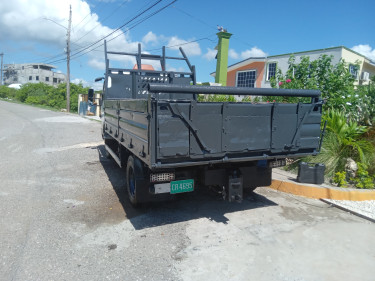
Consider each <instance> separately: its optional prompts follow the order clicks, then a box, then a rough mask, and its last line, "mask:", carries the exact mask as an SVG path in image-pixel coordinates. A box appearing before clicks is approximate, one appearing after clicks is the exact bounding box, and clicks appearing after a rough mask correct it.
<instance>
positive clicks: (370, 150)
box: [316, 109, 374, 175]
mask: <svg viewBox="0 0 375 281" xmlns="http://www.w3.org/2000/svg"><path fill="white" fill-rule="evenodd" d="M324 119H325V120H326V121H327V131H328V132H327V135H326V138H325V140H324V144H323V148H322V151H321V154H320V155H319V156H318V158H317V159H316V160H318V161H321V162H323V163H325V165H326V167H327V173H328V174H330V175H332V174H333V173H334V172H337V171H342V170H344V166H345V163H346V159H347V158H352V159H353V160H355V161H356V162H360V163H363V164H366V165H368V164H370V162H371V160H372V158H373V155H374V147H373V146H372V144H371V143H370V142H369V141H367V140H366V139H364V134H365V133H366V132H367V131H368V128H367V127H366V126H361V125H358V124H357V123H356V122H354V121H351V120H348V119H347V118H346V117H345V113H344V112H341V111H338V110H334V109H330V110H329V111H328V112H327V114H326V115H325V116H324Z"/></svg>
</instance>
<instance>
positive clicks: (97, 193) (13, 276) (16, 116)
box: [0, 101, 375, 281]
mask: <svg viewBox="0 0 375 281" xmlns="http://www.w3.org/2000/svg"><path fill="white" fill-rule="evenodd" d="M102 153H103V145H102V141H101V138H100V123H98V122H94V121H89V120H86V119H82V118H81V117H78V116H74V115H69V114H65V113H56V112H51V111H46V110H42V109H38V108H33V107H28V106H24V105H18V104H12V103H7V102H3V101H0V155H1V158H0V179H1V183H0V214H1V219H0V280H22V281H24V280H374V276H375V267H374V264H375V243H374V237H375V225H374V224H372V223H370V222H368V221H365V220H362V219H360V218H358V217H355V216H352V215H350V214H347V213H345V212H343V211H340V210H337V209H335V208H330V207H329V206H328V205H326V204H324V203H322V202H320V201H317V200H311V199H305V198H302V197H296V196H292V195H288V194H283V193H279V192H277V191H274V190H270V189H268V188H259V189H257V190H256V193H254V194H247V195H246V198H245V200H244V201H243V203H242V204H237V203H232V204H230V203H228V202H223V201H222V200H221V199H220V198H219V197H218V196H217V195H215V194H212V193H210V192H209V191H205V190H202V191H201V192H199V193H193V194H186V195H184V196H182V197H180V198H179V200H176V201H173V202H163V203H158V204H150V205H147V206H144V207H143V208H142V209H138V210H135V209H133V208H132V207H131V206H130V205H129V203H128V201H127V198H126V196H125V193H124V186H125V180H124V171H123V170H121V169H120V168H118V167H117V166H116V164H115V163H114V162H113V161H110V160H107V159H105V158H104V157H103V155H102Z"/></svg>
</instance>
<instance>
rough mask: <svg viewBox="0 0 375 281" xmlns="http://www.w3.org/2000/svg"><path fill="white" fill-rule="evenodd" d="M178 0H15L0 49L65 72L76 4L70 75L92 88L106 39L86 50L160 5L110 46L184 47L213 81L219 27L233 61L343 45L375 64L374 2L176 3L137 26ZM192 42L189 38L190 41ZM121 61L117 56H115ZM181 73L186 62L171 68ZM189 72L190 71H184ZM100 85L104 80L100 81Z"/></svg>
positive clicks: (3, 21)
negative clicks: (227, 40) (226, 35)
mask: <svg viewBox="0 0 375 281" xmlns="http://www.w3.org/2000/svg"><path fill="white" fill-rule="evenodd" d="M172 1H173V0H161V1H159V3H157V2H158V1H156V0H125V1H124V0H66V1H64V0H12V1H1V3H0V53H1V52H3V53H4V63H28V62H30V63H34V62H44V63H52V64H53V65H55V66H56V67H57V70H58V71H61V72H63V73H66V62H65V60H64V58H65V55H64V48H65V47H66V43H65V40H66V28H64V26H65V27H67V26H68V17H69V5H70V4H71V5H72V18H73V21H72V22H73V25H72V37H71V38H72V58H73V59H72V61H71V80H72V81H74V82H77V81H82V82H83V83H84V84H85V85H93V84H92V83H93V80H94V79H95V78H96V77H100V76H102V75H103V73H104V53H103V47H102V46H100V45H101V44H102V41H100V43H98V44H95V45H93V46H92V47H91V48H90V49H88V50H90V52H88V53H86V52H87V51H85V52H83V53H77V52H78V51H79V50H80V48H82V47H87V46H89V45H91V44H92V43H94V42H96V41H99V40H100V39H102V38H103V37H104V36H106V35H108V34H109V33H111V32H113V31H114V30H115V29H116V28H118V27H120V26H122V25H123V24H125V23H126V22H127V21H129V20H131V19H132V18H133V17H134V16H136V15H137V14H138V13H140V12H142V11H143V10H145V9H146V8H147V7H150V6H151V5H153V4H155V3H157V4H156V5H155V6H154V7H153V8H152V9H150V10H149V11H147V12H145V13H144V14H143V15H142V16H141V17H139V18H137V19H136V20H135V21H133V22H131V23H130V24H127V25H125V27H124V28H123V29H122V30H121V31H116V32H115V33H114V34H113V35H111V36H110V37H108V38H107V39H113V38H114V37H115V36H116V37H117V38H116V39H113V40H112V41H111V42H110V43H109V49H111V50H115V51H126V52H135V51H136V50H137V44H138V43H142V49H143V50H145V51H147V52H151V53H156V54H161V50H160V48H161V46H163V45H166V46H173V47H171V48H168V49H167V55H171V56H175V55H178V50H177V47H178V46H179V45H181V44H184V45H182V47H183V48H184V50H185V52H186V53H187V55H188V57H189V59H190V60H191V62H192V64H194V65H196V68H197V80H198V81H202V82H205V81H211V82H213V80H214V79H213V77H211V76H210V75H209V74H210V73H211V72H213V71H215V68H216V60H215V59H214V57H215V52H216V51H215V50H214V48H215V46H216V45H217V36H216V33H217V25H221V26H223V27H224V28H226V29H227V30H228V32H230V33H233V36H232V38H231V40H230V46H229V48H230V52H229V64H233V63H235V62H238V61H240V60H243V59H245V58H247V57H250V56H266V55H277V54H283V53H291V52H299V51H306V50H312V49H321V48H328V47H334V46H341V45H344V46H346V47H348V48H354V49H355V50H356V51H357V52H360V53H362V54H364V55H366V56H367V57H369V58H370V59H372V60H373V61H375V49H374V48H375V36H374V27H375V17H374V16H373V12H374V10H375V9H374V8H375V2H374V1H370V0H368V1H366V0H363V1H362V0H358V1H347V0H342V1H338V0H326V1H320V0H316V1H288V0H286V1H273V0H269V1H239V0H232V1H224V0H217V1H196V0H190V1H187V0H178V1H176V2H175V3H173V4H172V5H171V6H169V7H168V8H166V9H164V10H162V11H161V12H159V13H157V14H156V15H154V16H152V17H150V18H149V19H147V20H145V21H144V22H142V23H139V24H138V25H136V26H133V25H134V23H137V20H139V19H142V18H144V17H145V16H147V15H150V14H151V13H153V12H155V11H157V10H158V9H160V8H163V7H164V6H166V5H168V4H169V3H171V2H172ZM191 41H193V42H192V43H190V44H186V43H187V42H191ZM113 59H114V64H115V65H117V66H121V67H124V68H129V67H130V68H132V67H133V65H134V61H133V60H131V59H120V60H117V59H118V58H113ZM116 60H117V61H116ZM168 66H169V67H170V69H172V70H182V69H183V68H184V66H183V65H181V64H180V65H175V64H169V65H168ZM185 69H186V68H185ZM94 86H95V87H96V88H99V87H100V84H96V85H94Z"/></svg>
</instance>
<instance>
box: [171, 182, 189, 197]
mask: <svg viewBox="0 0 375 281" xmlns="http://www.w3.org/2000/svg"><path fill="white" fill-rule="evenodd" d="M191 191H194V180H182V181H171V194H176V193H183V192H191Z"/></svg>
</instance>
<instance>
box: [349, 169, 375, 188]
mask: <svg viewBox="0 0 375 281" xmlns="http://www.w3.org/2000/svg"><path fill="white" fill-rule="evenodd" d="M357 166H358V170H357V173H356V177H355V178H354V179H352V180H353V182H354V183H355V186H356V187H358V188H364V189H371V188H374V186H375V184H374V178H373V177H371V176H369V174H368V171H367V166H366V165H365V164H363V163H357Z"/></svg>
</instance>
